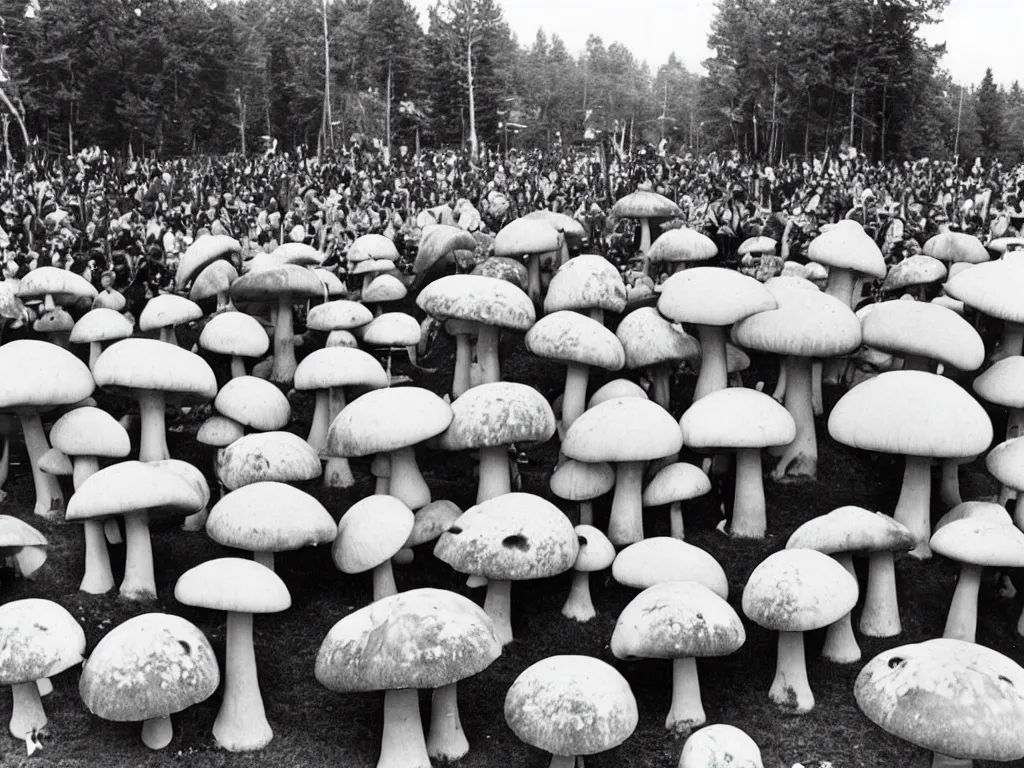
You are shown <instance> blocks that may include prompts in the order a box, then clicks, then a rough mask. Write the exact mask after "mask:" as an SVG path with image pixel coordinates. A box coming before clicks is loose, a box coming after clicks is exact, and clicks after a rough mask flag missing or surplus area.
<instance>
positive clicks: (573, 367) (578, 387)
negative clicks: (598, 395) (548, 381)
mask: <svg viewBox="0 0 1024 768" xmlns="http://www.w3.org/2000/svg"><path fill="white" fill-rule="evenodd" d="M589 378H590V368H588V367H587V366H585V365H579V364H577V363H569V364H568V365H567V366H566V368H565V393H564V394H563V395H562V425H561V426H562V429H564V430H567V429H569V427H571V426H572V423H573V422H574V421H576V419H578V418H579V417H580V416H582V415H583V412H584V411H585V410H586V409H587V381H588V379H589Z"/></svg>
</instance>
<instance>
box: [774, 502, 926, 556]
mask: <svg viewBox="0 0 1024 768" xmlns="http://www.w3.org/2000/svg"><path fill="white" fill-rule="evenodd" d="M915 544H916V541H915V539H914V535H913V534H912V533H911V532H910V531H909V530H908V529H907V527H906V526H905V525H901V524H900V523H897V522H896V521H895V520H893V519H892V518H891V517H889V516H888V515H883V514H882V513H881V512H869V511H868V510H866V509H864V508H863V507H855V506H846V507H839V508H838V509H833V510H832V511H831V512H829V513H828V514H825V515H821V516H820V517H815V518H813V519H811V520H808V521H807V522H806V523H804V524H803V525H801V526H800V527H799V528H797V529H796V530H795V531H793V534H792V535H791V536H790V537H789V541H787V542H786V549H814V550H817V551H818V552H824V553H825V554H826V555H833V554H840V553H843V552H883V551H885V552H906V551H908V550H911V549H913V548H914V545H915Z"/></svg>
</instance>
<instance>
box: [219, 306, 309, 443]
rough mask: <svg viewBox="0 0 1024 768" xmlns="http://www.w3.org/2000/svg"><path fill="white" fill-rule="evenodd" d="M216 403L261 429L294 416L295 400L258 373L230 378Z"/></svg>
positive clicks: (233, 416)
mask: <svg viewBox="0 0 1024 768" xmlns="http://www.w3.org/2000/svg"><path fill="white" fill-rule="evenodd" d="M233 314H238V313H237V312H235V313H233ZM213 407H214V408H216V409H217V411H218V412H219V413H221V414H222V415H224V416H227V417H228V418H229V419H234V420H235V421H237V422H238V423H239V424H241V425H242V426H244V427H249V428H250V429H255V430H259V431H260V432H269V431H271V430H275V429H282V428H283V427H284V426H285V425H286V424H287V423H288V422H289V420H290V419H291V416H292V407H291V404H290V403H289V402H288V398H287V397H285V396H284V393H283V392H282V391H281V390H280V389H278V388H277V387H276V386H275V385H273V384H271V383H270V382H269V381H266V380H264V379H260V378H258V377H256V376H236V377H234V378H233V379H230V380H229V381H228V382H227V383H226V384H225V385H224V386H223V387H221V388H220V392H218V393H217V397H216V398H215V399H214V401H213Z"/></svg>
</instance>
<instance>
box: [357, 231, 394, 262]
mask: <svg viewBox="0 0 1024 768" xmlns="http://www.w3.org/2000/svg"><path fill="white" fill-rule="evenodd" d="M345 258H346V259H348V261H366V260H367V259H387V260H388V261H398V249H397V248H396V247H395V243H394V241H393V240H390V239H389V238H387V237H384V235H377V234H368V235H360V236H359V237H357V238H356V239H355V240H353V241H352V245H351V247H350V248H349V249H348V253H347V254H345Z"/></svg>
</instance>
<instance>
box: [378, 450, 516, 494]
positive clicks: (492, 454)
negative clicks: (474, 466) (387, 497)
mask: <svg viewBox="0 0 1024 768" xmlns="http://www.w3.org/2000/svg"><path fill="white" fill-rule="evenodd" d="M392 474H393V473H392ZM511 492H512V477H511V474H510V471H509V466H508V446H507V445H496V446H490V447H486V448H481V449H480V479H479V481H478V485H477V492H476V503H477V504H483V503H484V502H485V501H489V500H491V499H493V498H495V497H497V496H502V495H504V494H506V493H511Z"/></svg>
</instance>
